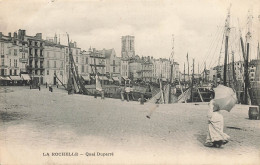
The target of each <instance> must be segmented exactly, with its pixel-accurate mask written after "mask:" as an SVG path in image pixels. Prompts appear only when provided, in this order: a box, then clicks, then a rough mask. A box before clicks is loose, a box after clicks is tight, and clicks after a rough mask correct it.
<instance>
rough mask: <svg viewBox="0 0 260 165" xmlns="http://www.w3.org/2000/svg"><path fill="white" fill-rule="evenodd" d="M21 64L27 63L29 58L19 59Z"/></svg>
mask: <svg viewBox="0 0 260 165" xmlns="http://www.w3.org/2000/svg"><path fill="white" fill-rule="evenodd" d="M19 62H21V63H27V62H28V60H27V58H19Z"/></svg>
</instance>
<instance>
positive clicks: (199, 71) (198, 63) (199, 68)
mask: <svg viewBox="0 0 260 165" xmlns="http://www.w3.org/2000/svg"><path fill="white" fill-rule="evenodd" d="M198 80H199V82H198V84H200V65H199V62H198Z"/></svg>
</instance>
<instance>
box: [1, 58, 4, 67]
mask: <svg viewBox="0 0 260 165" xmlns="http://www.w3.org/2000/svg"><path fill="white" fill-rule="evenodd" d="M1 63H2V66H4V65H5V59H4V58H1Z"/></svg>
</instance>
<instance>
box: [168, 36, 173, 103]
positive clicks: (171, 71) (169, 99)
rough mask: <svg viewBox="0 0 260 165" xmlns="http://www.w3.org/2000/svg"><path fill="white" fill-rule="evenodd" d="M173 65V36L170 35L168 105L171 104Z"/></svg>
mask: <svg viewBox="0 0 260 165" xmlns="http://www.w3.org/2000/svg"><path fill="white" fill-rule="evenodd" d="M173 63H174V35H172V53H171V57H170V65H171V70H170V84H169V98H168V104H169V103H171V84H172V74H173Z"/></svg>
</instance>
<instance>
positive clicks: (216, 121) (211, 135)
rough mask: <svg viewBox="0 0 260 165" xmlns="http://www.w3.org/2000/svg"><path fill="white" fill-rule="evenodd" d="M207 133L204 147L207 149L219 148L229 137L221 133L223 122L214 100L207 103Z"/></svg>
mask: <svg viewBox="0 0 260 165" xmlns="http://www.w3.org/2000/svg"><path fill="white" fill-rule="evenodd" d="M207 116H208V133H207V139H206V142H205V146H207V147H217V148H219V147H221V146H222V145H224V144H226V143H228V140H229V139H230V137H229V136H228V135H227V134H225V133H224V132H223V128H224V120H223V116H222V115H221V114H220V108H219V106H218V105H217V104H216V103H215V101H214V99H213V100H211V101H210V103H209V110H208V115H207Z"/></svg>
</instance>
